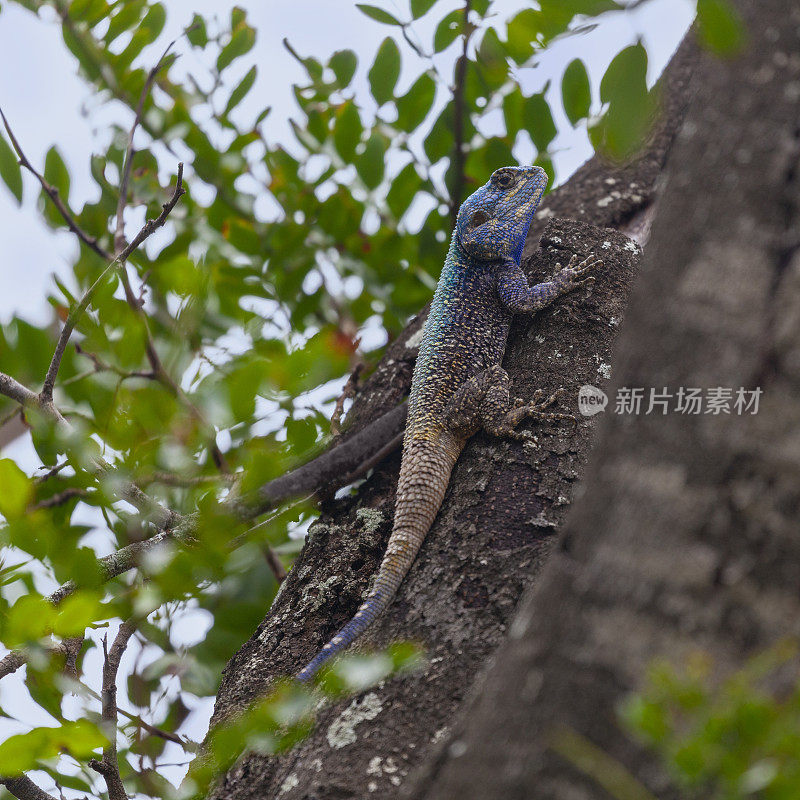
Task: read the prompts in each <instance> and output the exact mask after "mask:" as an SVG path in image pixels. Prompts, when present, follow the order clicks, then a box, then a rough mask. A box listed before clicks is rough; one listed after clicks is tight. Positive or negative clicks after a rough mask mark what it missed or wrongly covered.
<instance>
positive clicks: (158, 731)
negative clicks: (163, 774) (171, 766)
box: [81, 683, 200, 753]
mask: <svg viewBox="0 0 800 800" xmlns="http://www.w3.org/2000/svg"><path fill="white" fill-rule="evenodd" d="M81 690H82V691H84V692H86V694H88V695H89V696H90V697H93V698H94V699H95V700H100V701H101V702H102V697H101V695H99V694H97V692H96V691H94V689H92V688H90V687H89V686H86V684H83V683H81ZM117 713H118V714H121V715H122V716H123V717H125V718H126V719H129V720H130V721H131V722H133V723H134V724H135V725H136V726H137V727H138V728H141V729H142V730H144V731H147V732H148V733H149V734H150V735H152V736H158V737H159V738H160V739H164V740H166V741H168V742H174V743H175V744H179V745H180V746H181V747H182V748H183V749H184V750H185V751H186V752H190V753H193V752H196V751H197V750H198V748H199V747H200V745H199V744H198V742H195V741H192V740H191V739H188V738H183V737H182V736H179V735H178V734H177V733H171V732H170V731H165V730H163V729H162V728H158V727H156V726H155V725H151V724H150V723H149V722H147V721H145V720H143V719H142V718H141V717H140V716H138V715H136V714H131V712H130V711H126V710H125V709H124V708H120V707H119V706H117Z"/></svg>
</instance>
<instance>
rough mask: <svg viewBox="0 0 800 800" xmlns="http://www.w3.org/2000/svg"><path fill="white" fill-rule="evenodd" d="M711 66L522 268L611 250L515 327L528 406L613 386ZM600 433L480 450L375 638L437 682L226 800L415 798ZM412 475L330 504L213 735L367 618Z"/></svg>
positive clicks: (549, 208)
mask: <svg viewBox="0 0 800 800" xmlns="http://www.w3.org/2000/svg"><path fill="white" fill-rule="evenodd" d="M696 58H697V54H696V51H695V48H694V46H693V44H692V43H690V42H689V43H686V44H684V45H683V46H682V47H681V49H680V50H679V52H678V54H677V55H676V57H675V58H674V59H673V63H672V65H671V66H670V67H669V69H668V75H667V77H666V79H665V81H664V86H663V89H664V91H663V101H664V109H665V111H664V115H663V118H662V121H661V123H660V125H659V128H658V131H657V132H656V133H655V134H654V135H653V137H652V138H651V140H650V142H649V144H648V146H647V148H646V150H645V152H644V153H643V155H642V156H641V157H640V158H638V159H637V160H636V161H635V162H634V163H632V164H629V165H627V166H623V167H610V166H609V165H607V164H603V163H602V162H601V161H600V160H599V159H592V160H591V161H590V162H588V163H587V164H586V165H584V167H582V168H581V169H580V170H579V171H578V172H577V173H576V174H575V175H574V176H573V178H572V179H571V180H570V181H569V182H568V183H567V184H565V185H564V186H563V187H561V188H560V189H558V190H556V191H555V192H553V193H552V194H551V195H549V196H548V198H546V199H545V202H544V203H543V207H542V209H541V211H540V212H539V215H538V217H537V221H536V222H535V224H534V227H533V229H532V231H531V235H530V237H529V242H528V246H527V248H526V252H525V255H524V258H523V265H524V268H525V269H526V271H527V273H528V276H529V278H530V280H531V281H534V280H541V279H543V278H544V277H545V276H547V275H549V274H552V272H553V270H554V269H555V264H556V262H561V263H562V264H564V263H566V261H568V260H569V257H570V255H571V254H572V253H578V254H580V255H582V256H585V255H588V254H589V253H596V254H598V255H599V256H601V257H602V258H603V260H604V262H605V265H604V267H603V268H602V269H600V270H599V271H598V274H597V280H596V282H595V284H594V287H593V288H592V289H590V290H580V291H578V292H576V293H575V294H574V295H571V296H569V297H567V298H565V299H563V300H561V301H559V302H557V303H556V304H555V305H554V306H553V307H551V308H550V309H548V310H546V311H545V312H543V313H541V314H539V315H537V316H536V317H535V318H534V319H533V320H523V319H519V320H517V321H516V322H515V324H514V326H513V329H512V333H511V337H510V341H509V347H508V350H507V352H506V358H505V361H504V366H505V367H506V369H507V370H508V372H509V374H510V375H511V379H512V383H513V390H514V393H515V394H516V395H518V396H521V397H524V398H529V397H532V395H533V393H534V391H535V390H536V389H539V388H541V389H544V390H545V391H547V392H551V391H554V390H555V389H557V388H559V387H565V388H566V389H567V390H568V397H569V400H568V404H569V406H570V408H571V410H572V411H575V410H576V396H577V390H578V387H580V386H581V385H583V384H593V385H595V386H599V387H604V386H606V385H607V383H608V381H607V378H608V375H609V369H610V367H609V365H610V363H611V350H612V345H613V343H614V339H615V336H616V333H617V330H618V326H619V324H620V321H621V319H622V316H623V313H624V309H625V305H626V301H627V295H628V290H629V287H630V284H631V282H632V278H633V275H634V272H635V270H636V268H637V267H638V262H639V258H640V248H639V247H638V246H637V245H636V244H635V243H634V242H633V241H632V240H631V239H629V238H628V237H627V236H626V235H624V233H622V232H620V231H621V230H626V231H629V232H630V231H633V230H638V229H639V228H640V227H641V224H642V222H643V221H644V219H645V217H644V215H645V210H646V209H647V208H648V207H649V206H650V205H651V201H652V199H653V196H654V189H655V184H656V180H657V179H658V177H659V175H660V172H661V169H662V167H663V163H664V160H665V157H666V154H667V151H668V150H669V148H670V145H671V142H672V141H673V138H674V134H675V132H676V130H677V129H678V127H679V125H680V122H681V120H682V115H683V109H684V107H685V100H686V97H687V88H686V87H687V77H688V75H689V74H690V73H691V71H692V66H693V64H694V62H695V61H696ZM555 216H557V217H558V218H557V219H552V217H555ZM563 217H569V218H571V219H569V220H567V219H563ZM612 228H616V229H617V230H612ZM537 243H538V245H539V247H538V248H537V247H536V245H537ZM424 315H425V314H424V312H423V313H422V314H420V316H419V317H418V318H417V319H415V320H414V321H412V323H411V324H410V325H409V326H408V328H407V329H406V331H404V333H403V334H402V335H401V336H400V337H399V339H398V340H397V341H396V342H395V343H394V344H393V345H392V346H391V347H390V348H389V350H388V352H387V354H386V357H385V358H384V360H383V361H382V362H381V364H380V365H379V367H378V369H377V370H376V371H375V373H374V375H373V376H372V377H371V379H370V380H369V381H368V382H367V384H366V386H365V387H364V389H363V390H362V392H361V394H360V395H359V397H358V398H356V401H355V403H354V406H353V408H352V409H351V412H350V415H349V420H350V424H351V426H352V428H353V429H358V428H359V427H361V426H363V425H364V424H365V423H366V422H368V421H369V420H371V419H373V418H375V416H376V415H378V414H380V413H382V412H384V411H386V410H387V409H388V408H390V407H391V406H392V405H394V404H396V403H397V402H398V401H399V400H400V399H401V398H402V397H403V396H404V394H406V393H407V392H408V387H409V383H410V377H411V370H412V368H413V362H414V358H415V356H416V350H415V341H416V339H417V338H418V337H417V336H416V334H417V333H418V331H419V329H420V325H421V323H422V321H423V320H424ZM593 427H594V419H584V420H582V421H581V422H580V424H579V426H578V429H577V431H576V432H575V433H574V434H572V433H571V432H570V431H569V430H564V429H562V430H541V431H539V432H538V444H537V445H536V446H534V447H530V446H526V447H524V448H523V446H522V445H520V444H518V443H514V442H512V443H509V442H505V441H498V440H496V439H492V438H490V437H488V436H485V435H482V434H480V435H478V436H476V437H474V438H473V439H472V440H471V441H470V442H469V444H468V445H467V447H466V449H465V451H464V452H463V454H462V456H461V458H460V459H459V461H458V463H457V465H456V468H455V470H454V472H453V477H452V480H451V484H450V487H449V489H448V492H447V495H446V497H445V500H444V504H443V506H442V509H441V512H440V514H439V516H438V517H437V520H436V522H435V523H434V525H433V528H432V529H431V531H430V533H429V534H428V537H427V539H426V541H425V543H424V545H423V547H422V550H421V552H420V554H419V556H418V557H417V560H416V562H415V564H414V566H413V568H412V569H411V572H410V574H409V575H408V577H407V579H406V580H405V581H404V582H403V585H402V586H401V588H400V591H399V594H398V597H397V599H396V600H395V602H394V603H393V604H392V606H391V609H390V610H389V612H388V613H387V614H386V615H385V616H384V617H383V618H382V619H381V620H380V621H379V622H378V623H377V624H376V625H375V627H374V628H373V629H372V630H371V632H370V634H369V635H368V636H367V637H366V638H365V643H366V644H369V645H372V646H376V647H381V646H384V645H386V644H388V643H389V642H391V641H394V640H398V639H411V640H416V641H419V642H420V643H422V645H423V646H424V647H425V649H426V653H427V656H428V664H427V665H426V667H425V668H424V669H422V670H421V671H419V672H417V673H415V674H413V675H411V676H404V677H399V678H396V679H393V680H389V681H386V682H385V683H384V684H382V685H381V686H379V687H377V688H375V689H373V690H370V691H368V692H366V693H364V694H362V695H360V696H358V697H356V698H351V699H348V700H345V701H342V702H341V703H337V704H333V705H331V706H329V707H327V708H325V709H324V710H322V711H321V712H320V714H319V716H318V722H317V726H316V729H315V731H314V733H313V734H312V735H311V736H310V737H309V738H308V739H307V740H306V741H304V742H303V743H301V744H300V745H299V746H298V747H296V748H295V749H294V750H292V751H291V752H290V753H288V754H285V755H283V756H281V757H278V758H267V757H263V756H258V755H248V756H246V757H244V758H243V759H242V760H241V761H240V762H239V764H237V765H236V766H235V767H234V768H233V769H232V770H231V771H230V772H229V773H228V774H227V775H226V776H224V778H223V779H222V780H221V782H220V784H219V786H218V788H217V790H216V793H215V795H214V796H216V797H220V798H222V797H225V798H256V797H258V798H263V797H280V798H281V800H292V798H318V799H319V800H322V799H323V798H331V800H332V799H333V798H337V799H338V798H356V797H365V796H370V795H373V794H374V795H375V796H378V797H381V798H394V797H399V796H400V794H401V792H402V791H404V789H403V787H404V784H406V783H408V778H407V776H408V774H409V772H410V771H411V770H412V769H415V768H418V767H419V766H420V765H421V764H422V763H423V762H424V761H425V760H426V759H427V758H428V757H429V756H430V755H431V754H432V753H433V752H435V750H436V747H437V742H439V741H440V740H442V739H444V738H446V737H447V735H448V730H449V729H450V727H451V726H452V725H453V723H454V721H455V719H456V715H457V711H458V709H459V706H460V703H461V701H462V699H463V698H464V697H465V695H466V694H467V693H468V691H469V688H470V686H471V685H472V684H473V682H474V678H475V675H476V673H477V672H478V671H479V670H480V668H481V667H482V666H483V665H484V664H485V663H486V662H487V659H488V658H489V657H490V656H491V655H492V654H493V653H494V652H495V651H496V650H497V648H498V647H499V646H500V645H501V643H502V642H503V639H504V636H505V632H506V628H507V626H508V624H509V622H510V621H511V618H512V614H513V612H514V610H515V607H516V605H517V603H518V601H519V598H520V596H521V595H522V592H523V590H524V589H525V588H526V587H527V586H529V585H530V584H531V583H532V582H533V581H534V579H535V577H536V575H537V574H538V573H539V571H540V569H541V567H542V565H543V564H544V562H545V559H546V557H547V555H548V554H549V553H550V551H551V550H552V548H553V543H554V540H555V533H556V532H557V531H558V529H559V527H560V526H561V523H562V521H563V519H564V517H565V515H566V511H567V509H568V508H569V505H570V502H571V498H572V495H573V487H574V485H575V482H576V481H577V480H578V479H579V478H580V477H581V475H582V473H583V469H584V465H585V463H586V460H587V458H588V453H589V448H590V440H591V437H592V432H593ZM398 467H399V453H398V454H395V455H394V456H393V457H391V458H389V459H387V460H386V461H385V462H384V463H383V464H382V465H381V466H380V467H379V468H378V469H376V470H375V471H374V472H373V474H372V476H371V477H370V478H369V479H368V480H367V481H365V482H364V483H363V484H362V485H361V486H360V487H359V488H358V491H356V492H355V493H353V494H352V495H351V496H349V497H346V498H344V499H342V500H338V501H334V502H329V503H326V504H325V505H324V506H323V514H322V516H321V518H320V520H319V521H318V522H317V523H316V524H315V525H313V526H312V529H311V532H310V535H309V540H308V542H307V544H306V546H305V548H304V550H303V553H302V554H301V556H300V558H299V559H298V561H297V563H296V565H295V567H294V569H293V570H292V571H291V573H290V575H289V577H288V578H287V580H286V582H285V583H284V585H283V587H282V589H281V592H280V594H279V596H278V597H277V599H276V601H275V603H274V605H273V607H272V609H271V610H270V612H269V614H268V615H267V617H266V619H265V620H264V622H263V623H262V625H261V626H260V627H259V629H258V630H257V631H256V633H255V634H254V636H253V637H252V638H251V639H250V641H248V642H247V643H246V644H245V645H244V646H243V647H242V649H241V650H240V651H239V653H237V654H236V656H234V658H233V659H232V660H231V662H230V663H229V665H228V667H227V668H226V670H225V675H224V679H223V683H222V686H221V688H220V691H219V695H218V698H217V707H216V710H215V714H214V719H213V720H212V724H216V723H218V722H220V721H221V720H223V719H225V718H226V717H227V716H229V715H233V714H235V713H236V712H237V711H239V710H241V709H243V708H244V707H246V705H247V704H248V703H250V702H251V701H253V700H254V699H255V698H256V697H258V696H259V695H260V694H262V693H263V692H264V691H265V690H266V689H267V688H268V687H269V685H270V683H271V681H272V680H273V678H274V677H275V676H277V675H282V674H283V675H285V674H292V673H295V672H296V671H297V670H298V668H299V667H301V666H302V665H303V664H305V663H306V662H307V661H308V660H309V659H310V657H311V656H312V655H313V654H314V653H315V652H316V651H317V649H318V648H319V647H320V646H321V645H322V644H324V643H325V642H326V641H327V640H328V639H329V638H330V636H331V635H332V634H333V633H334V632H335V631H336V630H337V629H338V628H339V627H340V626H341V625H342V624H343V623H344V622H345V621H347V620H348V619H349V618H350V617H351V615H352V614H353V612H354V611H355V610H356V608H357V607H358V605H359V603H360V602H361V600H362V598H363V596H364V595H365V593H366V592H367V590H368V587H369V584H370V580H371V578H372V576H373V575H374V573H375V570H376V569H377V566H378V563H379V561H380V558H381V555H382V554H383V551H384V548H385V546H386V541H387V539H388V535H389V532H390V529H391V521H392V513H393V503H394V491H395V483H396V480H397V472H398ZM553 617H554V620H555V618H556V617H558V618H559V619H560V614H557V613H556V612H555V611H554V612H553ZM468 796H481V795H480V794H475V793H471V794H469V795H468Z"/></svg>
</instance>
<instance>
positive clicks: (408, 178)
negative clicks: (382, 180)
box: [386, 164, 422, 220]
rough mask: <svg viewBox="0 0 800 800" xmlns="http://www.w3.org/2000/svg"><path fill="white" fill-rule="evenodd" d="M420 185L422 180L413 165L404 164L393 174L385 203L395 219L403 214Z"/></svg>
mask: <svg viewBox="0 0 800 800" xmlns="http://www.w3.org/2000/svg"><path fill="white" fill-rule="evenodd" d="M421 186H422V180H421V179H420V177H419V175H418V174H417V170H416V169H415V168H414V165H413V164H406V165H405V166H404V167H403V169H401V170H400V172H399V173H398V174H397V175H396V176H395V178H394V180H393V181H392V187H391V188H390V189H389V192H388V194H387V195H386V204H387V205H388V206H389V210H390V211H391V212H392V214H393V215H394V217H395V219H397V220H399V219H400V217H402V216H403V214H405V212H406V211H407V209H408V207H409V206H410V205H411V201H412V200H413V199H414V197H415V195H416V194H417V192H418V191H419V189H420V187H421Z"/></svg>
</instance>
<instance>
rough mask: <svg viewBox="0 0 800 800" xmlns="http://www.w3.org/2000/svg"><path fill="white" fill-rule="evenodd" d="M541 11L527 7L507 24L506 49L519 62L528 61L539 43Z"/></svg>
mask: <svg viewBox="0 0 800 800" xmlns="http://www.w3.org/2000/svg"><path fill="white" fill-rule="evenodd" d="M540 18H541V11H534V10H533V9H532V8H526V9H524V10H522V11H520V12H519V14H517V15H516V16H514V17H512V18H511V19H510V20H509V21H508V24H507V25H506V39H507V42H506V49H507V51H508V54H509V55H510V56H511V58H513V59H514V61H516V62H517V64H522V63H524V62H525V61H527V60H528V59H529V58H530V57H531V56H532V55H533V51H534V49H535V48H536V46H537V45H538V44H539V37H540V36H541V33H542V31H541V27H540Z"/></svg>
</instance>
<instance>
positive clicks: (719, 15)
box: [697, 0, 744, 56]
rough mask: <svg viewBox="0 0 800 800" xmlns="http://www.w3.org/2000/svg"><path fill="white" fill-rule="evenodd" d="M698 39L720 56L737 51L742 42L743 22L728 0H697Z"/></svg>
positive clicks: (729, 54)
mask: <svg viewBox="0 0 800 800" xmlns="http://www.w3.org/2000/svg"><path fill="white" fill-rule="evenodd" d="M697 33H698V35H699V37H700V41H701V42H702V43H703V44H704V45H705V46H706V47H707V48H708V49H709V50H712V51H713V52H715V53H717V54H719V55H722V56H731V55H734V54H735V53H737V52H738V51H739V50H740V49H741V48H742V45H743V44H744V24H743V23H742V19H741V17H740V16H739V13H738V12H737V11H736V9H735V8H734V7H733V6H732V5H731V3H730V2H728V0H697Z"/></svg>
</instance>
